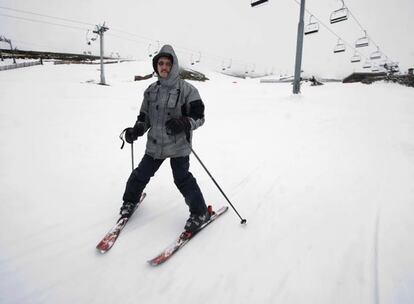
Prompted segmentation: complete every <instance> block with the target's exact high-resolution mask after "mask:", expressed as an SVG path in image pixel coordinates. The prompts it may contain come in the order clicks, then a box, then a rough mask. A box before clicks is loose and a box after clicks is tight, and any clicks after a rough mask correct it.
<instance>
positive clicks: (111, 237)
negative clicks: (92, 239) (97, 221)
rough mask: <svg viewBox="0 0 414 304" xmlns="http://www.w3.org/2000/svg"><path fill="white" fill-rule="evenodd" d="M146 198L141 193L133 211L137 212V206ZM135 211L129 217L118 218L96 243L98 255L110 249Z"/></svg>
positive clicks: (144, 194)
mask: <svg viewBox="0 0 414 304" xmlns="http://www.w3.org/2000/svg"><path fill="white" fill-rule="evenodd" d="M146 196H147V195H146V193H142V195H141V198H140V199H139V202H138V203H137V206H136V207H135V210H137V208H138V207H139V205H140V204H141V203H142V201H143V200H144V198H145V197H146ZM135 210H134V212H133V213H132V214H131V215H130V216H129V217H120V218H119V220H118V221H117V222H116V224H115V225H114V226H113V227H112V229H111V230H109V232H108V233H107V234H106V235H105V236H104V238H103V239H102V240H101V241H100V242H99V243H98V245H96V249H98V250H99V252H100V253H105V252H107V251H108V250H109V249H111V248H112V246H113V245H114V243H115V241H116V240H117V238H118V236H119V234H120V233H121V231H122V229H123V228H124V227H125V225H126V224H127V223H128V220H129V219H130V218H131V216H132V215H133V214H134V213H135Z"/></svg>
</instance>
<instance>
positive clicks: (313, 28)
mask: <svg viewBox="0 0 414 304" xmlns="http://www.w3.org/2000/svg"><path fill="white" fill-rule="evenodd" d="M312 17H313V15H311V16H310V18H309V23H308V24H306V27H305V35H309V34H313V33H317V32H319V23H318V22H316V21H314V22H312Z"/></svg>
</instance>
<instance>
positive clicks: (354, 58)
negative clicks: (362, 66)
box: [351, 52, 361, 63]
mask: <svg viewBox="0 0 414 304" xmlns="http://www.w3.org/2000/svg"><path fill="white" fill-rule="evenodd" d="M357 62H361V56H360V55H359V54H358V53H357V52H355V54H354V55H353V56H352V57H351V63H357Z"/></svg>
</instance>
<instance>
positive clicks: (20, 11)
mask: <svg viewBox="0 0 414 304" xmlns="http://www.w3.org/2000/svg"><path fill="white" fill-rule="evenodd" d="M0 9H4V10H9V11H14V12H19V13H24V14H30V15H36V16H40V17H46V18H51V19H56V20H61V21H67V22H72V23H79V24H83V25H90V26H94V25H95V24H92V23H87V22H83V21H79V20H74V19H68V18H62V17H55V16H51V15H45V14H39V13H35V12H30V11H24V10H20V9H15V8H11V7H5V6H0Z"/></svg>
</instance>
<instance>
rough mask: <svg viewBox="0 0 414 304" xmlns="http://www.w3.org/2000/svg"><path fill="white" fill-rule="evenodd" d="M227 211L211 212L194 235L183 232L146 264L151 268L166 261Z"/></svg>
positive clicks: (224, 208)
mask: <svg viewBox="0 0 414 304" xmlns="http://www.w3.org/2000/svg"><path fill="white" fill-rule="evenodd" d="M228 209H229V207H222V208H220V209H219V210H217V211H213V214H212V215H211V218H210V219H209V220H208V221H207V222H206V223H204V224H203V225H202V226H201V227H200V229H198V230H197V231H196V232H194V233H190V232H187V231H184V232H183V233H181V235H180V236H179V237H178V238H177V239H176V240H175V241H174V242H173V243H171V244H170V245H169V246H168V247H167V248H165V249H164V250H163V251H162V252H161V253H160V254H159V255H157V256H156V257H155V258H153V259H151V260H149V261H148V263H149V264H150V265H152V266H157V265H160V264H162V263H164V262H165V261H167V260H168V259H169V258H170V257H171V256H172V255H173V254H174V253H176V252H177V251H178V250H180V249H181V248H182V247H183V246H184V245H185V244H187V243H188V242H189V241H190V240H191V239H192V238H193V237H194V236H195V235H197V234H198V233H199V232H200V231H201V230H203V229H204V228H205V227H206V226H207V225H209V224H210V223H211V222H213V221H215V220H216V219H217V218H218V217H219V216H220V215H222V214H224V213H225V212H226V211H227V210H228Z"/></svg>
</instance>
